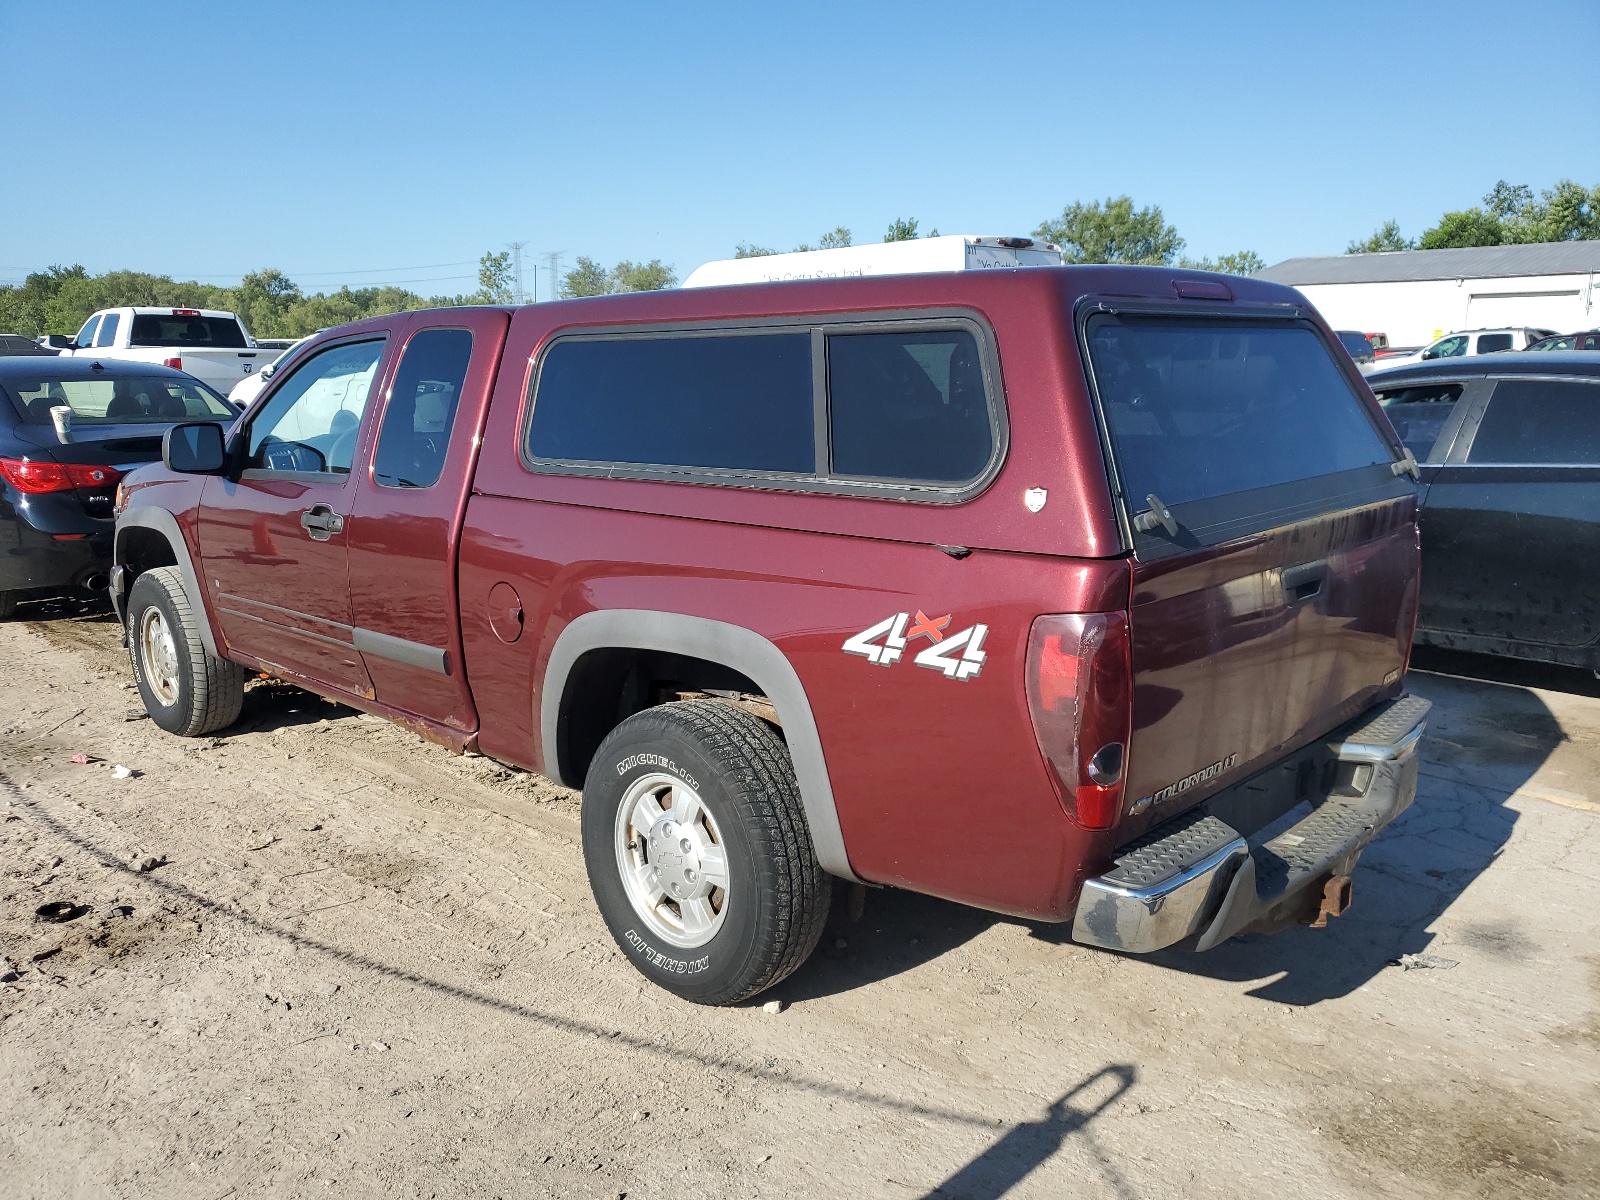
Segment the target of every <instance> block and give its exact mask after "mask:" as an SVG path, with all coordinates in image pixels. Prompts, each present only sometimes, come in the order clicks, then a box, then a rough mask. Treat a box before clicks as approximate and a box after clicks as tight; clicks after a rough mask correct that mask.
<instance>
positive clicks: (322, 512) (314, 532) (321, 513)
mask: <svg viewBox="0 0 1600 1200" xmlns="http://www.w3.org/2000/svg"><path fill="white" fill-rule="evenodd" d="M300 528H302V529H304V530H305V531H306V532H307V533H309V534H310V535H311V536H312V537H313V538H314V539H316V540H317V541H319V542H325V541H327V540H328V539H329V538H331V537H332V536H333V535H334V534H336V533H340V532H342V531H343V530H344V518H343V517H341V516H340V515H339V514H338V513H336V512H334V511H333V509H331V508H329V507H328V506H327V505H326V504H313V505H312V506H311V507H310V508H308V509H306V510H305V512H303V513H301V514H300Z"/></svg>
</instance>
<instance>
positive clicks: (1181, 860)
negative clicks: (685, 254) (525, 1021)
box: [110, 267, 1428, 1004]
mask: <svg viewBox="0 0 1600 1200" xmlns="http://www.w3.org/2000/svg"><path fill="white" fill-rule="evenodd" d="M1415 471H1416V467H1415V463H1414V461H1413V460H1412V459H1411V457H1410V456H1409V454H1407V452H1406V451H1405V449H1404V447H1403V446H1402V445H1401V444H1400V443H1399V441H1398V440H1397V439H1396V437H1395V435H1394V432H1393V430H1392V429H1391V428H1390V426H1389V424H1388V423H1387V421H1386V420H1385V419H1384V418H1383V416H1382V413H1381V411H1380V410H1379V409H1378V407H1377V405H1376V402H1375V400H1374V398H1373V396H1372V393H1371V392H1370V391H1369V390H1368V389H1367V387H1366V386H1365V384H1364V383H1363V381H1362V378H1361V376H1360V374H1359V373H1358V372H1357V371H1356V369H1355V367H1354V365H1353V364H1352V363H1351V362H1350V359H1349V356H1348V355H1346V354H1344V353H1343V351H1342V350H1340V348H1339V343H1338V341H1337V339H1336V338H1335V336H1334V334H1333V332H1332V331H1331V330H1330V329H1329V328H1328V327H1327V325H1326V324H1325V323H1324V322H1323V320H1322V319H1321V318H1320V317H1319V316H1318V315H1317V314H1316V313H1315V312H1314V311H1313V310H1312V309H1311V308H1310V307H1309V306H1308V305H1307V304H1306V302H1305V300H1304V299H1303V297H1301V296H1300V295H1299V293H1297V292H1294V291H1292V290H1290V289H1288V288H1285V287H1281V286H1278V285H1275V284H1270V283H1266V282H1262V281H1257V280H1251V279H1241V278H1223V277H1220V276H1208V275H1204V274H1198V273H1195V272H1188V271H1180V270H1168V269H1163V268H1133V267H1030V268H1027V269H1022V270H991V271H981V272H966V273H946V274H937V275H908V276H899V277H875V278H874V277H869V278H861V279H841V280H809V281H800V282H789V283H772V284H756V285H743V286H737V287H723V288H715V287H712V288H700V289H685V290H679V291H667V292H656V293H643V294H632V295H624V296H611V297H601V298H592V299H581V300H573V301H568V302H561V303H552V304H541V305H537V306H533V307H524V308H516V309H504V308H493V307H485V308H453V309H447V310H440V311H432V312H411V313H401V314H395V315H393V316H388V317H379V318H373V319H370V320H366V321H361V322H358V323H356V324H353V325H347V326H344V327H341V328H338V329H333V330H329V331H326V332H324V333H322V334H319V335H317V337H316V339H314V340H313V341H312V342H310V343H308V344H307V345H306V346H304V347H302V349H301V351H300V352H299V353H298V354H297V355H296V356H295V358H294V360H293V361H292V362H291V363H288V364H286V366H285V368H284V369H283V370H281V371H279V372H276V373H275V374H274V376H273V378H272V379H271V381H270V382H269V383H268V385H267V386H266V387H265V388H264V389H263V390H262V392H261V394H260V395H259V396H258V397H257V398H256V400H255V401H254V403H253V404H252V405H251V406H250V408H249V409H248V410H247V411H246V412H245V413H244V414H243V415H242V416H241V417H239V418H238V419H237V420H235V421H233V422H231V424H230V425H229V426H228V427H227V428H226V429H224V428H223V426H222V425H221V424H218V423H206V422H189V423H186V424H183V425H179V426H176V427H175V428H174V429H173V430H172V431H171V432H170V433H169V434H168V435H167V437H166V442H165V449H164V456H163V462H162V463H161V464H159V465H154V464H153V465H151V466H149V467H146V468H142V469H141V470H138V471H135V472H133V473H132V474H130V475H129V476H128V477H127V478H126V479H125V480H124V481H123V484H122V486H121V488H120V489H119V494H118V500H117V511H118V517H117V529H116V544H115V554H114V557H115V565H114V568H113V571H112V579H111V585H110V586H111V593H112V597H113V600H114V602H115V604H116V607H117V611H118V613H119V615H120V616H121V617H122V619H123V621H124V624H125V628H126V631H127V640H128V645H129V649H130V656H131V659H132V664H133V672H134V677H135V680H136V682H137V685H138V688H139V693H140V696H141V697H142V699H143V702H144V704H145V707H146V709H147V710H148V711H149V713H150V715H151V717H152V718H153V719H154V720H155V721H156V723H157V724H159V725H160V726H161V727H162V728H164V729H167V730H170V731H171V732H173V733H175V734H179V735H188V736H197V735H200V734H204V733H207V732H210V731H213V730H216V729H220V728H223V727H225V726H227V725H228V724H229V723H230V722H232V721H234V720H235V719H236V718H237V716H238V714H239V712H240V706H241V703H242V691H243V686H244V682H245V679H246V675H247V672H263V673H266V674H267V675H269V676H272V677H276V678H278V679H282V680H286V681H291V682H293V683H296V684H298V685H300V686H303V687H305V688H308V689H310V690H312V691H314V692H316V693H319V694H321V695H323V696H325V697H328V698H329V699H332V700H336V701H338V702H340V703H343V704H346V705H350V706H352V707H354V708H357V709H362V710H365V711H368V712H371V713H375V714H378V715H381V716H384V717H387V718H389V719H392V720H394V721H397V722H399V723H401V724H403V725H404V726H406V727H407V728H409V729H412V730H414V731H416V732H417V733H419V734H421V735H422V736H424V737H427V738H430V739H433V740H435V741H437V742H440V743H443V744H445V745H446V746H449V747H452V748H454V749H456V750H468V749H472V750H476V751H478V752H481V753H483V754H486V755H490V756H492V757H494V758H496V759H498V760H501V761H503V762H505V763H508V764H514V765H516V766H519V767H523V768H527V769H529V770H534V771H540V772H543V773H544V774H545V775H547V776H550V777H551V778H553V779H557V780H559V781H561V782H563V783H565V784H567V785H569V786H573V787H581V788H582V789H583V803H582V816H581V823H582V840H583V852H584V857H585V865H586V868H587V871H588V876H589V879H590V882H591V885H592V889H593V894H594V897H595V900H596V903H597V905H598V907H599V909H600V912H601V914H602V915H603V917H604V919H605V921H606V923H607V925H608V926H609V928H610V930H611V932H612V934H613V936H614V937H615V939H616V941H617V944H618V945H619V946H620V947H621V949H622V951H623V952H624V953H625V954H626V955H627V956H628V957H629V959H630V960H631V961H632V962H633V963H634V964H635V965H636V966H637V968H638V969H639V970H640V971H641V972H642V973H643V974H644V975H645V976H646V977H648V978H649V979H651V980H653V981H655V982H656V983H658V984H660V985H661V986H663V987H666V988H668V989H670V990H672V991H674V992H676V993H678V994H679V995H681V996H684V997H687V998H689V999H691V1000H694V1001H698V1002H702V1003H712V1004H729V1003H735V1002H738V1001H740V1000H742V999H744V998H746V997H749V996H751V995H754V994H755V993H757V992H759V991H761V990H762V989H764V988H766V987H769V986H771V985H772V984H773V983H775V982H777V981H778V980H780V979H782V978H784V977H785V976H786V975H788V974H789V973H790V972H792V971H793V970H795V968H796V967H798V966H799V965H800V964H801V963H802V962H803V961H804V960H805V959H806V957H807V955H808V954H809V953H810V952H811V950H812V949H813V947H814V946H815V944H816V942H817V939H818V937H819V936H820V933H821V930H822V928H823V923H824V921H825V919H826V916H827V912H828V907H829V903H830V899H831V896H832V893H833V891H834V888H833V886H832V880H831V879H830V877H834V878H836V879H841V880H844V881H848V883H849V884H851V885H858V886H864V885H886V886H894V887H901V888H909V889H913V890H917V891H921V892H925V893H929V894H932V895H936V896H942V897H946V898H948V899H951V900H956V901H960V902H964V903H967V904H972V905H978V906H982V907H984V908H988V909H991V910H995V911H1000V912H1005V913H1011V914H1017V915H1020V916H1022V917H1025V918H1030V919H1035V920H1044V921H1057V922H1069V921H1070V922H1071V931H1072V935H1073V937H1074V938H1076V939H1077V940H1078V941H1080V942H1084V943H1087V944H1090V945H1094V946H1100V947H1106V948H1110V949H1114V950H1118V951H1122V952H1132V953H1144V952H1149V951H1154V950H1158V949H1162V948H1165V947H1172V946H1175V947H1182V948H1189V949H1195V950H1204V949H1207V948H1209V947H1212V946H1215V945H1217V944H1218V943H1220V942H1222V941H1224V940H1226V939H1228V938H1230V937H1232V936H1234V935H1235V934H1237V933H1239V932H1241V931H1244V930H1263V931H1265V930H1274V929H1277V928H1281V927H1284V926H1287V925H1289V924H1292V923H1295V922H1307V923H1312V924H1319V923H1320V924H1325V923H1326V921H1327V919H1328V917H1329V916H1331V915H1338V914H1339V913H1341V912H1342V911H1344V908H1345V905H1346V904H1347V903H1348V902H1349V899H1350V874H1351V870H1352V868H1353V866H1354V864H1355V862H1356V859H1357V858H1358V857H1359V855H1360V854H1361V852H1362V850H1363V849H1364V847H1365V846H1366V845H1367V844H1368V843H1369V842H1370V841H1371V839H1372V838H1373V837H1374V836H1376V834H1377V833H1378V831H1379V830H1381V829H1382V828H1383V827H1384V825H1385V824H1386V823H1387V822H1389V821H1390V820H1391V819H1393V818H1394V817H1395V816H1396V815H1397V814H1398V813H1399V812H1400V811H1401V810H1403V809H1404V808H1405V807H1406V806H1407V805H1408V804H1409V803H1411V801H1412V799H1413V797H1414V795H1415V790H1416V777H1417V760H1416V747H1417V742H1418V739H1419V737H1420V736H1421V733H1422V728H1423V721H1424V718H1425V716H1426V712H1427V708H1428V704H1427V702H1426V701H1425V700H1422V699H1420V698H1416V697H1410V696H1408V695H1406V693H1405V690H1404V682H1403V681H1404V675H1405V671H1406V666H1407V655H1408V653H1409V648H1410V642H1411V632H1412V624H1413V622H1414V620H1415V616H1416V609H1417V582H1418V575H1417V563H1418V552H1417V533H1416V510H1417V500H1416V493H1415V490H1414V482H1413V480H1414V476H1415Z"/></svg>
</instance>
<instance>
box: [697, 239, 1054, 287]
mask: <svg viewBox="0 0 1600 1200" xmlns="http://www.w3.org/2000/svg"><path fill="white" fill-rule="evenodd" d="M1062 261H1063V260H1062V257H1061V250H1060V248H1059V247H1058V246H1055V245H1053V244H1052V243H1050V242H1041V241H1038V240H1036V239H1034V238H1025V237H972V236H970V235H967V234H949V235H946V236H943V237H928V238H917V239H915V240H913V241H906V242H870V243H868V244H866V245H863V246H841V247H839V248H838V249H836V250H801V251H797V252H795V253H793V254H761V255H757V256H755V257H754V258H724V259H718V260H717V261H715V262H708V263H704V264H702V265H701V266H698V267H696V268H695V269H694V270H693V271H692V272H691V273H690V275H689V278H687V279H685V280H684V281H683V286H684V287H722V286H723V285H725V284H732V283H777V282H780V281H783V280H788V279H845V278H849V277H851V276H856V275H912V274H920V273H922V272H927V271H982V270H989V269H993V268H999V267H1059V266H1061V264H1062Z"/></svg>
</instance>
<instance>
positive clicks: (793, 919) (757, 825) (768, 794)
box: [595, 700, 832, 1005]
mask: <svg viewBox="0 0 1600 1200" xmlns="http://www.w3.org/2000/svg"><path fill="white" fill-rule="evenodd" d="M658 722H659V723H660V724H661V725H665V726H667V727H668V728H671V729H672V730H673V731H674V732H677V733H678V734H680V735H682V736H687V737H688V738H690V739H692V740H693V741H694V742H695V743H696V745H697V746H698V747H699V748H700V750H701V751H702V752H703V753H704V754H705V755H706V756H707V757H708V758H709V759H711V760H712V761H713V762H714V763H715V764H717V767H718V770H719V774H720V775H721V782H722V784H723V785H724V786H725V787H726V788H727V789H728V791H730V792H732V793H734V794H735V795H736V797H737V802H738V803H740V805H741V807H742V808H743V809H744V810H745V812H746V813H747V814H748V817H749V822H748V825H749V827H748V829H747V831H746V832H747V833H748V834H749V835H750V836H751V838H752V840H753V842H754V843H755V847H754V850H755V853H754V858H755V864H754V865H755V868H756V871H757V873H758V875H760V876H762V877H763V879H764V882H765V883H766V884H767V886H768V888H769V889H770V892H771V895H772V899H773V913H772V915H773V918H774V919H773V920H772V921H771V922H770V923H759V924H758V938H759V940H758V942H757V944H756V946H755V947H754V949H753V953H752V955H751V961H750V962H749V963H748V965H747V967H746V969H745V970H744V971H742V972H741V974H740V977H739V978H738V979H736V980H735V981H733V982H732V983H731V984H730V986H729V987H728V988H726V989H725V990H724V991H722V992H719V993H715V994H713V995H708V996H696V997H694V998H695V999H696V1000H698V1001H699V1002H701V1003H704V1004H723V1005H726V1004H737V1003H739V1002H740V1001H742V1000H746V999H749V998H750V997H751V996H754V995H755V994H757V993H758V992H762V991H765V990H766V989H767V988H769V987H771V986H773V985H774V984H776V983H778V982H779V981H781V980H783V979H785V978H787V977H788V976H789V975H791V974H793V973H794V971H795V970H797V969H798V968H799V967H800V966H801V964H803V963H804V962H805V961H806V959H807V958H808V957H810V955H811V952H812V951H813V950H814V949H816V945H817V942H818V941H819V940H820V939H821V937H822V931H823V927H824V926H825V925H826V924H827V920H828V907H829V901H830V899H831V897H832V881H831V879H830V878H829V876H828V875H827V873H826V872H825V871H823V870H822V868H821V866H819V865H818V863H817V856H816V850H815V848H814V846H813V845H812V841H811V829H810V826H809V825H808V824H807V823H806V816H805V807H804V804H803V803H802V801H801V798H800V784H799V781H798V780H797V779H796V778H795V773H794V764H793V761H792V760H791V759H790V757H789V750H788V747H787V746H786V745H785V744H784V741H783V738H782V737H781V736H780V735H779V733H778V731H777V730H776V729H775V728H774V727H773V726H772V725H770V724H768V723H767V722H766V721H763V720H762V719H761V718H760V717H757V716H755V715H754V714H752V713H749V712H746V711H744V710H743V709H740V708H736V707H735V706H733V705H731V704H726V703H724V702H722V701H720V700H682V701H676V702H674V703H671V704H666V705H661V706H659V707H657V708H652V709H646V710H645V711H644V712H642V713H636V714H635V715H634V716H632V717H630V718H629V719H628V720H627V721H624V722H623V723H622V724H621V725H619V726H618V727H617V728H616V729H614V730H612V732H611V733H610V734H609V735H608V736H607V738H606V740H605V743H603V744H602V745H601V747H600V749H599V751H598V752H597V753H596V755H595V761H596V762H600V761H603V760H609V757H610V756H609V754H608V752H609V751H610V750H611V743H612V742H613V740H614V739H617V738H619V737H630V738H631V737H638V736H639V735H641V734H645V735H646V736H648V733H647V727H648V726H649V725H653V724H657V723H658ZM650 732H653V731H650Z"/></svg>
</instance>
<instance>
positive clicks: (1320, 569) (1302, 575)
mask: <svg viewBox="0 0 1600 1200" xmlns="http://www.w3.org/2000/svg"><path fill="white" fill-rule="evenodd" d="M1281 574H1282V579H1283V597H1284V599H1285V600H1287V601H1288V602H1289V603H1290V604H1304V603H1305V602H1306V601H1307V600H1310V599H1311V598H1312V597H1314V596H1316V595H1317V594H1318V593H1319V592H1321V591H1322V584H1323V582H1324V581H1325V580H1326V579H1327V578H1328V560H1327V559H1325V558H1319V559H1318V560H1317V561H1316V562H1308V563H1301V564H1300V565H1299V566H1297V567H1285V568H1284V569H1283V571H1282V573H1281Z"/></svg>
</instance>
